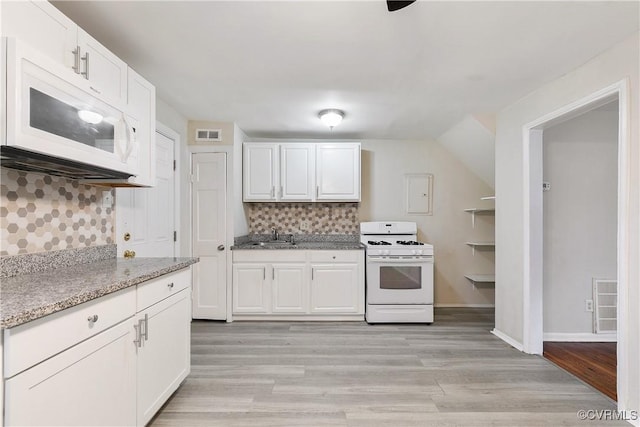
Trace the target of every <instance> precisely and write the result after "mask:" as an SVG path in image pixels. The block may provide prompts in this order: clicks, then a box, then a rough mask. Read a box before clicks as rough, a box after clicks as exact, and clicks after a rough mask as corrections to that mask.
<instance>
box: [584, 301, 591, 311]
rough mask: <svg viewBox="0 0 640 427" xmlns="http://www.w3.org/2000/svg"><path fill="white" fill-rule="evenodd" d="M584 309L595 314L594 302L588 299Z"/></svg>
mask: <svg viewBox="0 0 640 427" xmlns="http://www.w3.org/2000/svg"><path fill="white" fill-rule="evenodd" d="M584 309H585V311H589V312H593V300H592V299H588V300H585V301H584Z"/></svg>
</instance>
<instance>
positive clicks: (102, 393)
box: [2, 270, 191, 426]
mask: <svg viewBox="0 0 640 427" xmlns="http://www.w3.org/2000/svg"><path fill="white" fill-rule="evenodd" d="M136 307H137V309H136ZM190 313H191V273H190V270H182V271H180V272H175V273H170V274H167V275H164V276H161V277H159V278H156V279H153V280H150V281H147V282H143V283H141V284H138V285H137V287H131V288H127V289H125V290H122V291H118V292H116V293H114V294H110V295H106V296H104V297H101V298H98V299H96V300H93V301H89V302H86V303H83V304H80V305H78V306H75V307H73V308H70V309H67V310H64V311H60V312H58V313H55V314H52V315H49V316H46V317H43V318H41V319H38V320H34V321H32V322H29V323H26V324H23V325H20V326H17V327H15V328H11V329H7V330H4V334H3V342H2V347H4V354H3V356H4V357H3V363H4V366H3V378H4V425H6V426H42V425H47V426H89V425H90V426H125V425H126V426H133V425H138V426H143V425H145V424H146V423H147V422H148V421H149V420H150V419H151V418H152V417H153V415H154V414H155V412H156V411H157V410H158V409H159V408H160V407H161V406H162V405H163V404H164V402H165V401H166V400H167V399H168V398H169V396H170V395H171V394H172V393H173V392H174V391H175V390H176V389H177V388H178V386H179V385H180V383H181V382H182V381H183V380H184V378H185V377H186V376H187V375H188V374H189V371H190V323H191V316H190ZM31 354H33V355H35V356H30V357H26V356H28V355H31Z"/></svg>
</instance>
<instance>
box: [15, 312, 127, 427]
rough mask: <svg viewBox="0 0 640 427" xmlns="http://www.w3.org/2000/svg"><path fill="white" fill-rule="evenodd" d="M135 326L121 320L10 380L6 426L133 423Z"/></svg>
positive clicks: (115, 424)
mask: <svg viewBox="0 0 640 427" xmlns="http://www.w3.org/2000/svg"><path fill="white" fill-rule="evenodd" d="M132 325H133V323H132V320H131V319H130V320H128V321H125V322H123V323H120V324H118V325H117V326H114V327H112V328H110V329H108V330H106V331H105V332H102V333H100V334H98V335H96V336H94V337H93V338H90V339H88V340H86V341H84V342H82V343H80V344H78V345H76V346H74V347H72V348H70V349H69V350H67V351H64V352H62V353H60V354H58V355H57V356H55V357H52V358H51V359H48V360H46V361H44V362H42V363H40V364H38V365H36V366H34V367H33V368H31V369H28V370H26V371H24V372H22V373H20V374H18V375H16V376H15V377H13V378H10V379H8V380H6V381H5V398H6V399H5V425H7V426H44V425H47V426H89V425H91V426H125V425H126V426H130V425H132V424H133V422H134V420H135V416H136V395H135V390H136V388H135V387H136V383H135V378H136V377H135V364H136V359H135V347H134V346H133V345H132V342H133V340H134V335H135V334H134V329H133V326H132ZM34 345H35V343H34Z"/></svg>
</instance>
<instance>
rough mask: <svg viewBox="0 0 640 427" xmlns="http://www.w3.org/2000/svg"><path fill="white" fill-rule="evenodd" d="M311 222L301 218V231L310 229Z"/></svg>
mask: <svg viewBox="0 0 640 427" xmlns="http://www.w3.org/2000/svg"><path fill="white" fill-rule="evenodd" d="M310 228H311V223H310V222H309V221H307V220H304V219H303V220H300V231H309V229H310Z"/></svg>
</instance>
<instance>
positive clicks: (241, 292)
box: [233, 264, 269, 313]
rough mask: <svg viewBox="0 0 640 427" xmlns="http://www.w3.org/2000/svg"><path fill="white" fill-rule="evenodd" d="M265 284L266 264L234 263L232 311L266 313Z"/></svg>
mask: <svg viewBox="0 0 640 427" xmlns="http://www.w3.org/2000/svg"><path fill="white" fill-rule="evenodd" d="M267 284H268V282H267V265H266V264H234V266H233V312H234V313H268V312H269V289H268V286H267Z"/></svg>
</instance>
